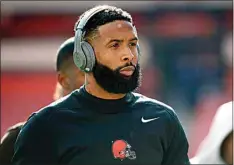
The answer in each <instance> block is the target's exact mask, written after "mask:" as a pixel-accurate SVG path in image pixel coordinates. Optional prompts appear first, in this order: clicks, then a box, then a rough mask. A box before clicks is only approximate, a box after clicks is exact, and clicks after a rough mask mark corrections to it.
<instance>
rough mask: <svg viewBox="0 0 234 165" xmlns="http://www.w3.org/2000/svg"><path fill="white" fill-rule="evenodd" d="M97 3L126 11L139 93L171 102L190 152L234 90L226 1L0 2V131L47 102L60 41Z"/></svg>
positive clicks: (230, 24) (230, 25) (230, 17)
mask: <svg viewBox="0 0 234 165" xmlns="http://www.w3.org/2000/svg"><path fill="white" fill-rule="evenodd" d="M98 4H109V5H116V6H117V7H121V8H122V9H124V10H127V11H128V12H129V13H131V14H132V17H133V20H134V22H135V24H136V26H137V29H138V34H139V38H140V46H141V49H142V57H141V60H142V61H141V63H142V67H143V82H142V87H141V88H140V89H139V92H141V93H142V94H144V95H146V96H149V97H152V98H155V99H157V100H159V101H162V102H165V103H166V104H169V105H170V106H172V107H173V108H174V109H175V110H176V112H177V113H178V116H179V118H180V120H181V122H182V125H183V127H184V129H185V131H186V134H187V137H188V140H189V143H190V148H189V156H190V157H192V156H193V155H194V154H195V151H196V150H197V147H198V145H199V144H200V142H201V141H202V139H203V138H204V136H205V135H206V134H207V131H208V129H209V126H210V122H211V120H212V118H213V116H214V114H215V112H216V110H217V108H218V106H220V105H221V104H223V103H225V102H227V101H230V100H232V99H233V98H232V92H233V86H232V85H233V84H232V79H233V66H232V65H233V58H232V49H233V43H232V33H233V8H232V7H233V6H232V1H213V2H212V1H206V2H202V1H171V2H168V1H164V2H163V1H149V2H147V1H144V2H140V1H135V2H130V1H129V2H127V1H118V2H117V1H97V2H96V1H88V2H84V1H78V2H75V1H66V2H65V1H59V2H50V1H44V2H42V1H41V2H39V1H38V2H37V1H34V2H32V1H8V2H7V1H3V2H2V1H1V37H2V39H1V137H2V135H3V134H4V132H5V131H6V130H7V128H8V127H9V126H11V125H13V124H15V123H17V122H20V121H24V120H26V119H27V118H28V116H29V115H30V114H31V113H32V112H34V111H37V110H39V109H40V108H42V107H43V106H45V105H47V104H49V103H50V102H52V101H53V93H54V89H55V84H56V78H57V77H56V73H55V61H56V51H57V49H58V47H59V45H60V44H61V43H62V42H63V41H64V40H65V39H67V38H69V37H71V36H73V35H74V32H73V27H74V23H75V22H76V20H77V19H78V17H79V15H80V14H81V13H83V12H84V11H85V10H87V9H89V8H90V7H93V6H94V5H98Z"/></svg>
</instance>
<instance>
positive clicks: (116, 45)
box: [111, 43, 119, 48]
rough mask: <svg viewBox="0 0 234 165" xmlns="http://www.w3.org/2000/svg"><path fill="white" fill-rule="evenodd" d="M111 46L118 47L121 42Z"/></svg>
mask: <svg viewBox="0 0 234 165" xmlns="http://www.w3.org/2000/svg"><path fill="white" fill-rule="evenodd" d="M111 47H114V48H117V47H119V44H118V43H115V44H113V45H111Z"/></svg>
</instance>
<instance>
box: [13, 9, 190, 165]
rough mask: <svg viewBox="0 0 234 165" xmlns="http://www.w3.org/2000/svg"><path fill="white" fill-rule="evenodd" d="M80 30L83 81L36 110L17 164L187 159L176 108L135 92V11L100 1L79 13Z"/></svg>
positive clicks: (137, 77) (78, 51)
mask: <svg viewBox="0 0 234 165" xmlns="http://www.w3.org/2000/svg"><path fill="white" fill-rule="evenodd" d="M75 33H76V38H75V46H77V47H75V49H74V62H75V64H76V65H77V67H79V68H80V69H81V70H82V71H85V72H86V74H85V80H86V81H85V85H84V86H82V87H81V88H80V89H78V90H75V91H74V92H72V94H70V95H68V96H66V97H63V99H60V100H58V101H55V102H53V103H52V104H50V105H48V106H45V107H44V108H42V109H40V110H39V111H37V112H35V113H33V114H32V115H31V117H30V119H29V120H28V121H27V123H26V124H25V127H23V129H22V131H21V133H20V135H19V137H18V139H17V141H16V145H15V154H14V157H13V162H14V164H17V165H23V164H82V165H83V164H102V165H103V164H138V165H139V164H142V165H147V164H189V159H188V156H187V152H188V141H187V138H186V135H185V133H184V130H183V128H182V125H181V123H180V121H179V119H178V117H177V115H176V113H175V111H174V109H172V108H171V107H169V106H168V105H166V104H164V103H161V102H159V101H157V100H154V99H151V98H148V97H146V96H143V95H141V94H137V93H134V92H133V91H134V90H135V89H137V88H138V87H139V86H140V82H141V70H140V65H139V61H138V57H139V56H140V52H139V47H138V46H139V45H138V36H137V32H136V29H135V26H134V23H133V21H132V17H131V15H130V14H129V13H127V12H126V11H123V10H122V9H120V8H116V7H114V6H107V5H101V6H96V7H94V8H92V9H90V10H88V11H86V12H85V13H83V14H82V15H81V16H80V18H79V20H78V21H77V23H76V26H75ZM81 52H82V53H81Z"/></svg>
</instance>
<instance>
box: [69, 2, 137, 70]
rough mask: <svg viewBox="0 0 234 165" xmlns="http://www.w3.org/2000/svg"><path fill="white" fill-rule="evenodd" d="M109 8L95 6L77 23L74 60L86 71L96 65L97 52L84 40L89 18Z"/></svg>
mask: <svg viewBox="0 0 234 165" xmlns="http://www.w3.org/2000/svg"><path fill="white" fill-rule="evenodd" d="M106 9H109V7H105V6H104V7H103V6H101V7H99V8H93V9H90V10H89V11H87V13H85V14H84V16H83V17H82V18H80V21H79V23H78V24H77V23H76V24H75V27H74V31H75V39H74V52H73V60H74V63H75V65H76V66H77V67H78V68H79V69H80V70H81V71H84V72H86V73H87V72H92V70H93V67H94V65H95V61H96V59H95V53H94V50H93V47H92V46H91V45H90V44H89V43H88V42H86V41H84V40H83V38H84V36H85V30H84V27H85V25H86V23H87V22H88V21H89V19H90V18H91V17H92V16H94V15H95V14H96V13H98V12H100V11H103V10H106ZM137 51H138V54H140V48H139V45H137Z"/></svg>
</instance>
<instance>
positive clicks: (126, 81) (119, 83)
mask: <svg viewBox="0 0 234 165" xmlns="http://www.w3.org/2000/svg"><path fill="white" fill-rule="evenodd" d="M127 66H133V67H135V70H134V72H133V74H132V75H131V76H129V77H126V76H124V75H122V74H121V73H120V70H121V69H122V68H124V67H127ZM93 76H94V78H95V79H96V82H97V84H98V85H99V86H101V87H102V88H103V89H104V90H105V91H107V92H109V93H114V94H125V93H128V92H132V91H134V90H136V89H137V88H138V87H139V86H140V85H141V69H140V65H139V63H137V65H136V66H134V65H133V64H132V63H128V64H126V65H124V66H121V67H118V68H116V69H115V70H112V69H110V68H109V67H107V66H105V65H102V64H100V63H98V62H96V63H95V66H94V68H93Z"/></svg>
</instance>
